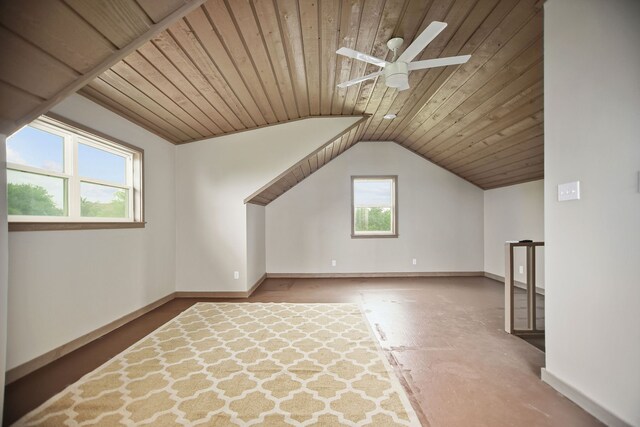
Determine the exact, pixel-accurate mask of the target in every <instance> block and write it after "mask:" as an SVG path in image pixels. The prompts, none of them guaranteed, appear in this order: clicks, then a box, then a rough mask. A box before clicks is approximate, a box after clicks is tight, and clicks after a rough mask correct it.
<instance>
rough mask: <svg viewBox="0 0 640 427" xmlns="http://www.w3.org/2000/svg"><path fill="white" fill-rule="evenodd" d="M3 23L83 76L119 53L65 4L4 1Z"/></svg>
mask: <svg viewBox="0 0 640 427" xmlns="http://www.w3.org/2000/svg"><path fill="white" fill-rule="evenodd" d="M0 23H2V25H4V26H5V27H6V28H8V29H9V30H11V31H13V32H14V33H15V34H17V35H19V36H20V37H22V38H24V39H25V40H27V41H29V42H30V43H32V44H33V45H35V46H37V47H39V48H40V49H42V50H43V51H45V52H47V53H48V54H49V55H50V56H51V58H52V60H53V59H56V60H58V61H60V62H62V63H64V64H66V65H68V66H69V67H71V68H73V69H74V70H76V71H77V72H79V73H82V74H85V73H88V72H90V71H91V70H92V69H93V67H95V65H96V64H98V63H100V62H101V61H104V60H105V59H106V58H108V57H109V56H110V55H112V54H113V53H114V52H115V51H116V49H117V48H116V46H114V45H113V44H112V43H111V42H109V40H107V39H106V38H105V37H104V36H103V35H102V34H100V33H99V32H98V31H97V30H96V29H95V28H93V27H92V26H91V25H89V24H88V23H87V22H86V21H85V20H84V19H83V18H82V17H81V16H80V15H78V13H76V12H75V11H74V10H73V9H72V8H70V7H69V6H67V5H66V4H65V3H64V2H63V1H61V0H47V1H40V0H20V1H13V0H3V1H1V2H0ZM3 43H5V41H4V40H3Z"/></svg>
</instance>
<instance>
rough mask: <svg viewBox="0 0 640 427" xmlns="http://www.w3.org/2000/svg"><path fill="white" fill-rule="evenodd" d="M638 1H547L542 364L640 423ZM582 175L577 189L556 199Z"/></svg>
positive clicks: (620, 414) (621, 415) (615, 411)
mask: <svg viewBox="0 0 640 427" xmlns="http://www.w3.org/2000/svg"><path fill="white" fill-rule="evenodd" d="M638 171H640V2H638V1H637V0H615V1H603V0H549V1H547V2H546V3H545V238H546V240H547V262H546V322H547V323H546V325H547V336H546V339H547V343H546V348H547V352H546V358H547V363H546V370H547V371H548V372H549V373H550V374H552V375H553V376H555V377H556V378H558V379H559V380H560V381H563V382H564V383H566V384H568V385H569V386H571V387H573V388H575V389H577V390H578V391H579V392H581V393H582V394H584V395H585V396H587V397H588V398H590V399H591V400H592V401H593V402H595V403H596V404H598V405H600V406H601V407H602V408H605V409H607V410H608V411H610V412H611V413H613V414H614V415H617V416H618V417H619V418H621V419H622V420H624V421H626V422H627V423H630V424H632V425H636V426H640V315H639V313H640V194H639V193H638ZM574 180H580V184H581V196H582V197H581V200H578V201H570V202H558V201H557V185H558V184H562V183H565V182H570V181H574Z"/></svg>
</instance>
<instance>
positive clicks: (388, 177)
mask: <svg viewBox="0 0 640 427" xmlns="http://www.w3.org/2000/svg"><path fill="white" fill-rule="evenodd" d="M367 179H370V180H391V181H392V182H393V209H392V214H391V226H392V227H393V232H392V233H366V234H365V233H360V234H358V233H356V231H355V226H356V218H355V188H354V184H355V182H356V181H357V180H367ZM398 236H399V234H398V175H352V176H351V238H352V239H381V238H382V239H384V238H397V237H398Z"/></svg>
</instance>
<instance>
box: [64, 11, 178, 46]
mask: <svg viewBox="0 0 640 427" xmlns="http://www.w3.org/2000/svg"><path fill="white" fill-rule="evenodd" d="M64 2H65V3H66V4H67V5H68V6H69V7H71V8H72V9H73V10H75V11H76V12H77V13H78V14H79V15H80V16H82V17H83V18H84V19H85V20H86V21H87V22H88V23H89V24H91V26H92V27H93V28H95V29H96V30H98V31H99V32H100V33H101V34H102V35H104V37H105V38H107V39H108V40H109V41H110V42H111V43H113V44H114V45H115V46H116V47H117V48H118V49H122V48H123V47H125V46H126V45H128V44H129V43H131V42H132V41H133V40H134V39H135V38H136V37H137V36H138V35H139V34H143V33H144V32H145V31H147V30H148V29H149V27H150V26H151V25H153V22H152V21H151V19H149V17H148V16H147V14H146V13H145V12H144V10H142V8H141V7H140V5H138V3H136V2H135V0H91V1H87V0H64ZM174 10H175V9H174ZM169 12H173V10H171V11H169ZM167 14H168V13H167Z"/></svg>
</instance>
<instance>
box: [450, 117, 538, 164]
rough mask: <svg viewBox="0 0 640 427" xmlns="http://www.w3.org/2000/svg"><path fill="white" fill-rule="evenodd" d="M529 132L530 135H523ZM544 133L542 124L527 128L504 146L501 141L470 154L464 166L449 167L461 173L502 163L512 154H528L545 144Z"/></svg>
mask: <svg viewBox="0 0 640 427" xmlns="http://www.w3.org/2000/svg"><path fill="white" fill-rule="evenodd" d="M527 133H528V134H529V135H522V134H527ZM543 133H544V130H543V129H542V126H539V127H534V128H532V129H527V130H525V131H524V132H522V133H521V134H520V135H516V137H517V138H515V137H512V138H511V139H510V140H508V141H506V142H508V144H505V145H504V146H502V147H501V146H500V144H499V143H498V144H494V145H493V146H491V147H487V148H486V149H485V150H483V151H480V152H479V153H476V154H475V155H474V156H468V157H467V158H466V159H465V161H464V163H462V166H460V167H458V168H456V167H454V166H449V167H450V168H451V170H452V171H455V172H456V173H459V174H464V173H471V172H473V171H475V170H477V169H481V168H486V167H491V166H492V165H495V164H500V163H501V162H502V161H503V160H504V159H506V158H509V157H512V156H518V155H523V154H524V155H526V154H527V152H528V151H529V150H530V149H533V148H536V147H538V146H541V147H543V146H544V135H543ZM531 134H533V136H530V135H531Z"/></svg>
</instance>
